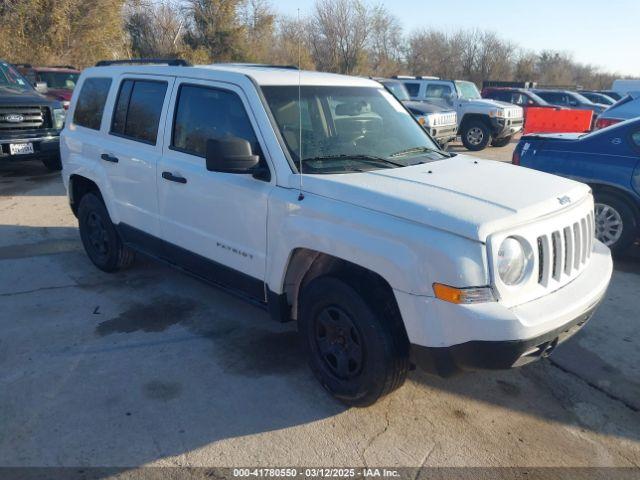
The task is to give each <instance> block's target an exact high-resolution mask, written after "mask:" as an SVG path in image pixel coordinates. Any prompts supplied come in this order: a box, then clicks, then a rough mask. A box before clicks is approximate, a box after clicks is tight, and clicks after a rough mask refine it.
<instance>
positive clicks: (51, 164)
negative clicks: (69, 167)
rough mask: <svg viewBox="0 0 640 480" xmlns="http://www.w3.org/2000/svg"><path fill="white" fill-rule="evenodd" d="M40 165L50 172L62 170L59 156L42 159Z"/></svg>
mask: <svg viewBox="0 0 640 480" xmlns="http://www.w3.org/2000/svg"><path fill="white" fill-rule="evenodd" d="M42 163H43V164H44V166H45V167H46V168H47V170H49V171H50V172H59V171H60V170H62V162H61V161H60V157H59V156H55V157H47V158H43V159H42Z"/></svg>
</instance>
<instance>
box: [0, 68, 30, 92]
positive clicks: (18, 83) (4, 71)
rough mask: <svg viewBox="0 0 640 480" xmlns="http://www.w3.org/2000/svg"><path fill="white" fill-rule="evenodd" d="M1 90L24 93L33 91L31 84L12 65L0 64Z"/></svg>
mask: <svg viewBox="0 0 640 480" xmlns="http://www.w3.org/2000/svg"><path fill="white" fill-rule="evenodd" d="M0 88H5V89H9V90H15V91H18V92H24V91H27V90H31V86H30V85H29V82H28V81H27V80H26V79H25V78H24V77H23V76H22V75H20V73H18V71H17V70H16V69H15V68H13V67H12V66H11V65H9V64H8V63H5V62H0Z"/></svg>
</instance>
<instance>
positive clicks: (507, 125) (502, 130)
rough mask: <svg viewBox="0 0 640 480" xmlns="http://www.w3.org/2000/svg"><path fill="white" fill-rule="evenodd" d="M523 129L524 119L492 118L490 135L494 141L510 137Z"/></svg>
mask: <svg viewBox="0 0 640 480" xmlns="http://www.w3.org/2000/svg"><path fill="white" fill-rule="evenodd" d="M523 127H524V118H492V119H491V135H492V137H493V138H495V139H500V138H504V137H510V136H512V135H515V134H516V133H518V132H519V131H520V130H522V128H523Z"/></svg>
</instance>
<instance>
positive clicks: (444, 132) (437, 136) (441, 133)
mask: <svg viewBox="0 0 640 480" xmlns="http://www.w3.org/2000/svg"><path fill="white" fill-rule="evenodd" d="M424 128H426V129H427V131H428V132H429V134H430V135H431V136H432V137H433V139H434V140H436V141H437V142H438V143H439V144H440V145H445V144H447V143H449V142H452V141H454V140H455V139H456V136H457V134H458V125H457V124H455V123H454V124H450V125H438V126H437V127H426V126H425V127H424Z"/></svg>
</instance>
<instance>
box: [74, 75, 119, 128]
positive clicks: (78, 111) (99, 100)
mask: <svg viewBox="0 0 640 480" xmlns="http://www.w3.org/2000/svg"><path fill="white" fill-rule="evenodd" d="M110 88H111V79H110V78H97V77H94V78H87V79H86V80H85V81H84V83H83V84H82V88H81V89H80V95H78V101H77V102H76V108H75V112H74V114H73V123H74V124H76V125H80V126H81V127H86V128H91V129H93V130H100V124H101V123H102V114H103V113H104V104H105V102H106V101H107V95H108V94H109V89H110Z"/></svg>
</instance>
